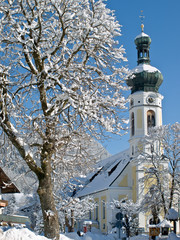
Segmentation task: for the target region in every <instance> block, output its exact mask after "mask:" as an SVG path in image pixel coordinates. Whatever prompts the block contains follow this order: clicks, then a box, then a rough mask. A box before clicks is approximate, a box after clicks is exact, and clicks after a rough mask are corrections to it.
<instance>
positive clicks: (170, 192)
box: [136, 123, 180, 219]
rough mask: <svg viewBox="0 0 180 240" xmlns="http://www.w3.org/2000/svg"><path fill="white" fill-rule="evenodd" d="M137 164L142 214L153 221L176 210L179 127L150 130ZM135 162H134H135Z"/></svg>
mask: <svg viewBox="0 0 180 240" xmlns="http://www.w3.org/2000/svg"><path fill="white" fill-rule="evenodd" d="M140 146H141V147H140V148H139V153H140V155H138V162H139V163H140V164H141V166H143V167H142V168H141V170H143V171H144V173H145V174H144V177H143V178H142V179H141V181H142V182H143V184H144V189H143V191H145V192H144V193H145V194H144V199H143V201H142V208H143V210H144V211H149V210H150V209H151V212H152V215H153V217H154V219H155V218H157V216H158V214H159V212H161V211H163V213H164V216H165V215H166V213H167V212H168V209H170V208H172V207H175V208H177V207H178V205H177V204H178V199H179V196H180V190H179V189H180V171H179V167H180V124H179V123H175V124H173V125H166V126H161V127H155V128H152V129H151V131H150V132H149V134H148V136H146V137H145V138H144V139H143V140H142V141H141V144H140ZM136 160H137V159H136Z"/></svg>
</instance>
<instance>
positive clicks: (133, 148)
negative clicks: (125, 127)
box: [132, 146, 134, 155]
mask: <svg viewBox="0 0 180 240" xmlns="http://www.w3.org/2000/svg"><path fill="white" fill-rule="evenodd" d="M132 155H134V146H132Z"/></svg>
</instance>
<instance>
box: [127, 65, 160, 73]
mask: <svg viewBox="0 0 180 240" xmlns="http://www.w3.org/2000/svg"><path fill="white" fill-rule="evenodd" d="M143 71H146V72H160V71H159V70H158V69H157V68H155V67H153V66H151V65H149V64H146V63H141V64H139V65H137V66H136V67H135V68H133V69H132V70H131V74H133V73H140V72H143Z"/></svg>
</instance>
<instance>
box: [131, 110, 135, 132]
mask: <svg viewBox="0 0 180 240" xmlns="http://www.w3.org/2000/svg"><path fill="white" fill-rule="evenodd" d="M131 136H134V113H132V114H131Z"/></svg>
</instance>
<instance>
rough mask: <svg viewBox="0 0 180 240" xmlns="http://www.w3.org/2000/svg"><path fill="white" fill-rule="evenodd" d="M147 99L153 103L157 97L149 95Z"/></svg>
mask: <svg viewBox="0 0 180 240" xmlns="http://www.w3.org/2000/svg"><path fill="white" fill-rule="evenodd" d="M146 101H147V103H150V104H152V103H154V102H155V97H154V96H148V97H147V100H146Z"/></svg>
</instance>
